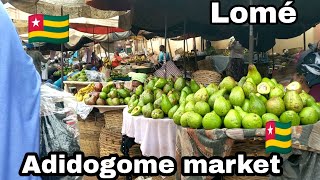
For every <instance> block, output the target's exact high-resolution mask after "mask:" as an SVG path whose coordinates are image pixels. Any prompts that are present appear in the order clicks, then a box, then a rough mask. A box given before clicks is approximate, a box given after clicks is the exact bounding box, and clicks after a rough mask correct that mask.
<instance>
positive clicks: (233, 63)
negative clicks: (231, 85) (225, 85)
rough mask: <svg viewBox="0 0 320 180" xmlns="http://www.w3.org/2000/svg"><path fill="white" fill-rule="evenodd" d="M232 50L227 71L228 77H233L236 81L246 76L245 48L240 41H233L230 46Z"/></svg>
mask: <svg viewBox="0 0 320 180" xmlns="http://www.w3.org/2000/svg"><path fill="white" fill-rule="evenodd" d="M229 49H230V62H229V64H228V66H227V69H226V75H227V76H231V77H233V78H234V80H236V81H240V79H241V78H242V77H243V76H244V75H245V74H244V55H243V51H244V48H243V47H242V45H241V44H240V43H239V41H236V40H234V41H232V42H231V43H230V45H229Z"/></svg>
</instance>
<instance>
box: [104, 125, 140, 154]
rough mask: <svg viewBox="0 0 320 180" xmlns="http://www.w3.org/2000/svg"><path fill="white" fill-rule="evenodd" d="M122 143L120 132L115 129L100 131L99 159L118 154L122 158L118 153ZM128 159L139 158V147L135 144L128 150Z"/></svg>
mask: <svg viewBox="0 0 320 180" xmlns="http://www.w3.org/2000/svg"><path fill="white" fill-rule="evenodd" d="M121 142H122V135H121V132H119V131H116V130H115V129H106V128H104V129H102V131H101V134H100V157H103V156H108V155H110V154H118V155H119V156H123V154H122V152H121V151H120V148H121ZM129 155H130V157H135V156H141V151H140V145H138V144H135V145H134V146H133V147H131V148H130V151H129Z"/></svg>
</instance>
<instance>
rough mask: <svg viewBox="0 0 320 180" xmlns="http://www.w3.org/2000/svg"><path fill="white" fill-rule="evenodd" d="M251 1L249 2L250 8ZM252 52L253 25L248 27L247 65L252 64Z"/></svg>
mask: <svg viewBox="0 0 320 180" xmlns="http://www.w3.org/2000/svg"><path fill="white" fill-rule="evenodd" d="M251 5H252V0H250V6H251ZM253 51H254V37H253V25H251V24H250V25H249V64H253Z"/></svg>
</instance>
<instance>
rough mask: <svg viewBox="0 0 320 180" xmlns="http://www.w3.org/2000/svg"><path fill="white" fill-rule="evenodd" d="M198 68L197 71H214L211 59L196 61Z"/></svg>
mask: <svg viewBox="0 0 320 180" xmlns="http://www.w3.org/2000/svg"><path fill="white" fill-rule="evenodd" d="M197 63H198V68H199V70H209V71H210V70H212V69H214V64H213V61H212V60H211V59H204V60H201V61H198V62H197Z"/></svg>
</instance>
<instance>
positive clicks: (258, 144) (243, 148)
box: [224, 139, 269, 180]
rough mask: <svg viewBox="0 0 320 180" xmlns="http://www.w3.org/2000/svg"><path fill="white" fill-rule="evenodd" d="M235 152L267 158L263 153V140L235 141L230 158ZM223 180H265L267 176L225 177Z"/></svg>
mask: <svg viewBox="0 0 320 180" xmlns="http://www.w3.org/2000/svg"><path fill="white" fill-rule="evenodd" d="M236 152H245V153H246V154H247V156H267V154H266V152H265V141H263V140H253V139H251V140H241V141H240V140H237V141H235V142H234V144H233V146H232V149H231V152H230V156H233V155H235V154H236ZM224 179H225V180H267V179H269V177H267V176H225V177H224Z"/></svg>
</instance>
